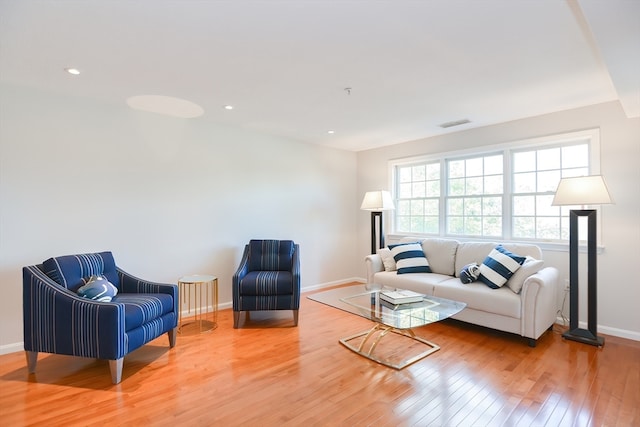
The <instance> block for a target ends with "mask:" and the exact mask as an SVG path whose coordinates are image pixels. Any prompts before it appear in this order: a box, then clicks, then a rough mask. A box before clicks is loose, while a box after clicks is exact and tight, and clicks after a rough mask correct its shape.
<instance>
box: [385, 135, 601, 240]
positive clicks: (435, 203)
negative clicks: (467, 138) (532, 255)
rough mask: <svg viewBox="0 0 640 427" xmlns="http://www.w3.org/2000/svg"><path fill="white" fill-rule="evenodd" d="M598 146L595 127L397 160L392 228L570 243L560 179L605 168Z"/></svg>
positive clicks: (435, 233)
mask: <svg viewBox="0 0 640 427" xmlns="http://www.w3.org/2000/svg"><path fill="white" fill-rule="evenodd" d="M598 144H599V134H598V131H597V130H589V131H582V132H575V133H571V134H565V135H557V136H554V137H545V138H539V139H535V140H528V141H518V142H515V143H512V144H509V145H506V144H505V145H502V146H494V147H485V149H484V150H483V151H482V152H475V153H474V152H470V151H467V152H463V153H460V152H458V153H447V154H444V155H438V156H428V157H422V158H412V159H406V160H397V161H393V162H391V164H390V166H391V168H390V170H391V175H392V177H391V178H392V186H391V188H393V191H394V196H395V202H396V210H395V211H394V212H393V231H394V232H396V233H412V234H430V235H440V236H452V237H472V238H474V237H475V238H477V237H481V238H482V237H486V238H487V239H501V240H505V239H507V240H508V239H516V240H536V241H551V242H554V241H556V242H557V241H563V240H567V239H568V235H569V231H568V230H569V207H559V206H551V202H552V200H553V196H554V193H555V190H556V187H557V186H558V182H559V181H560V179H561V178H564V177H570V176H581V175H589V174H594V173H598V172H599V167H598V165H599V159H598V158H597V157H596V156H597V153H598V152H599V149H598Z"/></svg>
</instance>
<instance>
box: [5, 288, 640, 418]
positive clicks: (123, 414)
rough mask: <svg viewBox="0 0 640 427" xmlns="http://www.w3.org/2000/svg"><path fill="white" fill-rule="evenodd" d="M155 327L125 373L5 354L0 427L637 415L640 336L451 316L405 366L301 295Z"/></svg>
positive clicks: (347, 318) (422, 331) (361, 324)
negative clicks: (523, 331)
mask: <svg viewBox="0 0 640 427" xmlns="http://www.w3.org/2000/svg"><path fill="white" fill-rule="evenodd" d="M218 322H219V326H218V328H217V329H215V330H214V331H211V332H209V333H204V334H200V335H195V334H194V335H179V336H178V343H177V345H176V347H175V348H174V349H171V350H169V347H168V339H167V337H166V336H163V337H161V338H159V339H157V340H155V341H153V342H152V343H150V344H148V345H146V346H144V347H143V348H141V349H139V350H136V351H135V352H133V353H132V354H130V355H129V356H127V357H125V362H124V372H123V379H122V383H120V384H118V385H115V386H114V385H112V384H111V382H110V375H109V368H108V364H107V362H106V361H99V360H92V359H82V358H72V357H68V356H59V355H48V354H41V355H40V357H39V360H38V367H37V371H36V374H35V375H28V374H27V369H26V362H25V357H24V354H23V353H22V352H20V353H12V354H7V355H3V356H0V425H2V426H27V425H38V426H62V425H64V426H76V425H77V426H92V425H113V426H119V425H126V426H138V425H144V426H176V425H180V426H241V425H242V426H245V425H246V426H368V425H371V426H412V425H417V426H502V425H506V426H590V425H594V426H625V427H627V426H640V412H639V409H638V408H639V407H640V343H639V342H635V341H630V340H624V339H620V338H616V337H609V336H608V337H606V343H605V346H604V348H601V349H598V348H596V347H591V346H587V345H584V344H580V343H576V342H571V341H565V340H563V339H562V338H561V336H560V334H561V332H562V330H563V328H562V327H561V326H559V325H556V326H554V330H553V331H550V332H547V333H546V334H545V335H544V336H543V337H541V339H540V340H539V342H538V346H537V347H536V348H530V347H528V346H527V342H526V340H525V339H524V338H521V337H517V336H513V335H510V334H503V333H500V332H496V331H492V330H489V329H485V328H480V327H476V326H472V325H468V324H465V323H462V322H457V321H454V320H447V321H444V322H440V323H436V324H433V325H429V326H426V327H423V328H418V329H416V333H417V334H418V335H420V336H422V337H424V338H426V339H428V340H430V341H433V342H435V343H437V344H438V345H440V346H441V350H440V351H438V352H436V353H433V354H432V355H430V356H428V357H427V358H426V359H423V360H421V361H419V362H417V363H415V364H413V365H411V366H409V367H407V368H405V369H404V370H402V371H396V370H394V369H391V368H387V367H384V366H382V365H378V364H376V363H374V362H371V361H369V360H367V359H365V358H362V357H360V356H358V355H356V354H355V353H353V352H351V351H349V350H347V349H346V348H344V347H343V346H341V345H340V344H339V343H338V339H339V338H343V337H345V336H348V335H352V334H353V333H356V332H359V331H362V330H366V329H368V328H369V327H370V326H371V323H370V322H369V321H368V320H366V319H364V318H360V317H358V316H355V315H353V314H349V313H345V312H343V311H340V310H337V309H335V308H332V307H329V306H326V305H323V304H320V303H318V302H315V301H311V300H308V299H307V298H306V297H303V300H302V303H301V307H300V322H299V326H298V327H292V315H291V312H288V311H287V312H270V313H260V314H258V313H255V314H252V317H251V319H250V320H249V321H247V322H246V324H245V325H244V327H243V328H241V329H233V320H232V312H231V310H223V311H221V312H220V313H219V315H218Z"/></svg>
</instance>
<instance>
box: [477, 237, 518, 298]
mask: <svg viewBox="0 0 640 427" xmlns="http://www.w3.org/2000/svg"><path fill="white" fill-rule="evenodd" d="M525 259H526V257H523V256H520V255H516V254H514V253H512V252H509V251H508V250H506V249H505V248H504V247H502V245H498V246H496V247H495V249H493V250H492V251H491V252H489V255H488V256H487V257H486V258H485V259H484V261H482V265H480V277H479V279H480V280H481V281H482V282H483V283H484V284H485V285H487V286H489V287H490V288H492V289H498V288H500V287H501V286H502V285H504V284H505V283H507V280H509V278H510V277H511V276H513V273H515V272H516V271H517V270H518V269H519V268H520V266H521V265H522V264H523V263H524V260H525Z"/></svg>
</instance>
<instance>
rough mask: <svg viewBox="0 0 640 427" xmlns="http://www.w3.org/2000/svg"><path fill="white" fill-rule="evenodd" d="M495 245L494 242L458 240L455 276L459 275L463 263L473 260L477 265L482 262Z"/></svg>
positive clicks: (469, 262)
mask: <svg viewBox="0 0 640 427" xmlns="http://www.w3.org/2000/svg"><path fill="white" fill-rule="evenodd" d="M496 245H497V243H495V242H460V244H459V245H458V250H457V251H456V262H455V267H456V268H455V275H456V277H460V271H462V268H463V267H464V266H465V265H467V264H471V263H474V262H475V263H476V264H478V265H480V264H482V261H484V259H485V258H486V257H487V255H489V252H491V250H493V248H495V247H496Z"/></svg>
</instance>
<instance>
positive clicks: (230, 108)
mask: <svg viewBox="0 0 640 427" xmlns="http://www.w3.org/2000/svg"><path fill="white" fill-rule="evenodd" d="M224 109H225V110H233V105H225V106H224Z"/></svg>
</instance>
